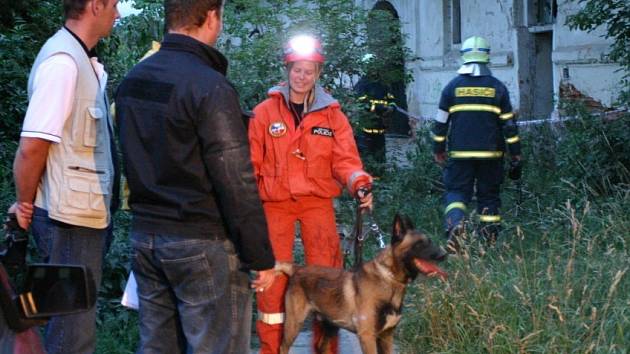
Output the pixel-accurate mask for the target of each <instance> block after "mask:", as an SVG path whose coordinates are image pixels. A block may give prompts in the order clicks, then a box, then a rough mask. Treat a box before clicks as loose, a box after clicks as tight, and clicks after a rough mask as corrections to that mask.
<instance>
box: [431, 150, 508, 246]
mask: <svg viewBox="0 0 630 354" xmlns="http://www.w3.org/2000/svg"><path fill="white" fill-rule="evenodd" d="M443 177H444V186H445V187H446V194H445V196H444V199H445V204H446V207H445V209H444V215H445V228H446V231H447V235H450V232H451V231H452V230H453V229H454V228H456V227H457V226H460V225H462V222H463V220H464V218H465V217H466V213H467V210H466V209H467V206H468V205H469V204H470V201H471V199H472V197H473V194H474V195H475V197H476V199H477V214H479V221H480V226H481V230H480V231H481V233H482V234H483V235H485V236H488V237H496V235H497V233H498V231H499V224H500V222H501V215H500V214H499V207H500V206H501V197H500V191H501V183H502V182H503V159H453V158H451V159H449V160H448V162H447V164H446V168H445V169H444V176H443Z"/></svg>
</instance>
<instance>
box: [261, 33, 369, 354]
mask: <svg viewBox="0 0 630 354" xmlns="http://www.w3.org/2000/svg"><path fill="white" fill-rule="evenodd" d="M284 62H285V64H286V70H287V75H288V83H287V84H283V85H280V86H277V87H274V88H272V89H271V90H269V98H267V99H266V100H265V101H263V102H262V103H260V104H259V105H257V106H256V107H255V108H254V117H253V118H252V119H251V120H250V124H249V141H250V145H251V158H252V162H253V165H254V173H255V176H256V179H257V181H258V190H259V192H260V196H261V199H262V200H263V207H264V209H265V215H266V216H267V222H268V226H269V237H270V239H271V245H272V248H273V253H274V255H275V257H276V259H277V260H278V261H284V262H291V261H292V260H293V243H294V238H295V223H296V222H298V221H299V223H300V233H301V238H302V242H303V244H304V252H305V258H306V264H314V265H321V266H329V267H341V266H342V254H341V249H340V244H339V243H340V240H339V235H338V234H337V229H336V223H335V212H334V208H333V198H335V197H337V196H339V195H340V194H341V192H342V190H343V188H344V186H345V187H346V188H347V189H348V191H349V192H350V193H351V194H352V195H353V196H356V197H357V198H359V199H360V203H361V205H360V206H361V207H363V208H372V194H371V192H370V190H371V183H372V177H371V176H370V175H369V174H367V173H366V172H365V171H364V170H363V166H362V163H361V160H360V158H359V153H358V151H357V147H356V144H355V141H354V137H353V134H352V128H351V127H350V124H349V122H348V118H347V117H346V116H345V115H344V114H343V112H342V111H341V107H340V105H339V102H337V101H336V100H335V99H334V98H333V97H332V96H331V95H330V94H328V93H327V92H326V91H324V89H323V88H322V87H321V86H319V85H318V84H317V79H318V78H319V75H320V73H321V70H322V66H323V64H324V54H323V51H322V46H321V44H320V42H319V41H318V40H317V39H316V38H313V37H311V36H305V35H302V36H297V37H294V38H292V39H291V40H290V41H289V42H288V44H287V45H286V46H285V49H284ZM286 286H287V278H286V276H284V275H278V279H276V281H275V283H274V284H273V285H272V286H271V288H270V289H268V290H264V291H259V292H257V297H256V299H257V306H258V320H257V321H256V329H257V332H258V336H259V337H260V342H261V351H260V352H261V354H269V353H277V352H278V350H279V348H280V343H281V340H282V332H283V323H284V294H285V291H286ZM261 290H262V289H261ZM314 330H315V335H314V338H313V339H314V342H313V343H314V346H315V350H316V352H320V351H318V349H322V348H317V347H318V342H319V340H320V339H321V338H322V336H321V334H322V332H321V331H322V330H324V329H323V328H322V324H316V325H315V329H314ZM333 342H334V343H331V345H332V350H333V352H336V351H337V342H338V341H337V340H334V341H333Z"/></svg>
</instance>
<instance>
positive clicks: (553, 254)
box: [398, 186, 630, 353]
mask: <svg viewBox="0 0 630 354" xmlns="http://www.w3.org/2000/svg"><path fill="white" fill-rule="evenodd" d="M567 195H570V194H567ZM528 204H532V205H538V204H542V201H540V200H530V201H529V202H528ZM577 204H578V205H575V204H574V203H572V202H570V201H567V202H566V203H564V204H560V205H548V206H547V207H545V208H542V209H541V210H538V209H536V208H533V207H532V208H525V215H521V216H520V217H519V218H512V219H510V218H508V220H507V221H506V226H507V228H506V229H507V230H505V231H504V232H503V234H502V240H500V242H499V243H498V244H497V245H496V246H495V247H494V248H490V249H488V248H487V246H484V245H480V244H477V243H476V242H475V240H474V235H469V237H468V240H467V242H466V245H467V248H465V253H464V256H462V257H459V258H456V259H453V258H451V259H450V260H449V262H448V265H447V269H448V271H449V273H450V276H449V280H448V282H447V283H440V282H437V281H434V280H430V281H427V282H417V283H416V284H414V286H413V288H412V289H411V291H410V294H409V295H408V298H407V306H406V309H405V311H406V314H405V316H404V317H403V324H402V326H401V328H400V330H399V334H398V339H399V347H400V348H401V352H402V353H481V352H487V353H626V352H627V350H628V349H627V348H629V347H630V332H628V331H627V329H630V318H629V317H630V306H629V305H630V300H629V299H630V297H628V295H627V294H628V293H629V292H630V281H629V280H628V271H629V270H630V257H629V256H630V255H629V254H628V242H630V216H629V214H628V212H627V210H628V207H630V193H629V192H628V188H627V186H626V187H624V188H619V189H617V190H616V192H615V193H614V194H613V195H612V196H611V197H610V198H609V199H608V200H606V201H604V202H600V203H598V204H594V203H591V202H589V201H587V200H580V201H579V202H578V203H577ZM541 211H542V212H541Z"/></svg>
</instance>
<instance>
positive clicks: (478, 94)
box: [432, 75, 521, 159]
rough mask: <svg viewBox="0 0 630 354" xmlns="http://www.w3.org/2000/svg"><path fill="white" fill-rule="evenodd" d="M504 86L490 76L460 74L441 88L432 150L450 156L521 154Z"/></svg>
mask: <svg viewBox="0 0 630 354" xmlns="http://www.w3.org/2000/svg"><path fill="white" fill-rule="evenodd" d="M515 120H516V119H515V117H514V113H513V112H512V105H511V104H510V97H509V93H508V90H507V88H506V87H505V85H503V83H501V82H500V81H499V80H497V79H496V78H494V77H492V76H489V75H488V76H471V75H459V76H457V77H456V78H455V79H453V80H452V81H451V82H450V83H449V84H448V85H447V86H446V87H445V88H444V90H443V91H442V96H441V98H440V105H439V110H438V114H437V116H436V118H435V123H434V125H433V129H432V139H433V151H434V152H435V153H441V152H444V151H446V149H447V145H448V152H449V157H450V158H456V159H457V158H463V159H470V158H473V159H496V158H501V157H502V156H503V153H504V151H506V146H507V150H508V151H509V152H510V155H512V156H514V155H520V153H521V151H520V150H521V146H520V139H519V137H518V128H517V125H516V122H515Z"/></svg>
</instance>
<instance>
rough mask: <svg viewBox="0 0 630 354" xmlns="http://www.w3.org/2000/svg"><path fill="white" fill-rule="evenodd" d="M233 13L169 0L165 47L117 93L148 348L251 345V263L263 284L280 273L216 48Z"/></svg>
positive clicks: (212, 4) (205, 0)
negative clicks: (227, 17)
mask: <svg viewBox="0 0 630 354" xmlns="http://www.w3.org/2000/svg"><path fill="white" fill-rule="evenodd" d="M222 12H223V1H222V0H197V1H190V0H167V1H165V14H166V27H167V29H168V34H167V35H166V36H165V38H164V41H163V42H162V47H161V49H160V51H159V52H157V53H156V54H154V55H152V56H150V57H149V58H147V59H145V60H144V61H142V62H140V63H139V64H138V65H136V66H135V67H134V68H133V69H132V70H131V71H130V72H129V74H128V75H127V77H126V78H125V79H124V81H123V82H122V83H121V85H120V87H119V89H118V92H117V96H116V106H117V114H118V120H119V125H120V139H121V146H122V150H123V159H124V168H125V172H126V175H127V179H128V182H129V189H130V196H129V205H130V207H131V211H132V215H133V222H132V227H131V241H132V245H133V248H134V252H135V255H134V259H133V263H132V269H133V271H134V274H135V276H136V279H137V283H138V295H139V296H138V297H139V299H140V309H139V310H140V349H139V352H141V353H185V352H187V350H188V351H189V352H193V353H248V352H249V337H250V325H251V302H250V301H251V294H250V293H249V291H248V277H247V273H245V272H244V271H243V269H249V270H258V271H259V272H258V278H257V279H256V280H255V281H254V282H253V284H254V286H255V287H256V289H257V290H258V291H264V290H265V289H266V288H268V287H269V286H270V285H271V283H272V282H273V279H274V275H273V270H272V269H271V268H273V266H274V257H273V253H272V250H271V246H270V243H269V240H268V236H267V225H266V221H265V219H264V213H263V209H262V205H261V202H260V199H259V197H258V191H257V187H256V184H255V180H254V176H253V170H252V166H251V162H250V156H249V145H248V142H247V134H246V128H245V125H244V124H243V119H242V118H241V114H242V113H241V109H240V107H239V102H238V96H237V93H236V91H235V90H234V88H233V87H232V86H231V85H230V83H229V82H228V81H227V80H226V78H225V73H226V69H227V60H226V59H225V57H224V56H223V55H222V54H221V53H219V52H218V51H217V50H216V49H214V48H213V47H212V45H214V44H215V43H216V40H217V37H218V36H219V33H220V31H221V28H222ZM237 255H238V256H237ZM239 258H240V262H239Z"/></svg>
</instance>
